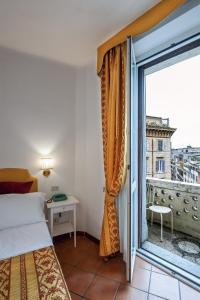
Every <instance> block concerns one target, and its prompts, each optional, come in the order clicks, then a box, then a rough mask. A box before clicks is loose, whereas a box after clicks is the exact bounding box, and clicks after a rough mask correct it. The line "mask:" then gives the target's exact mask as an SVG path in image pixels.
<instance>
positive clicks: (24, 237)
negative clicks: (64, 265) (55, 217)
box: [0, 222, 52, 259]
mask: <svg viewBox="0 0 200 300" xmlns="http://www.w3.org/2000/svg"><path fill="white" fill-rule="evenodd" d="M51 245H52V239H51V236H50V234H49V230H48V227H47V224H46V223H45V222H39V223H34V224H29V225H23V226H18V227H15V228H8V229H4V230H0V259H5V258H9V257H12V256H17V255H20V254H24V253H26V252H30V251H33V250H37V249H40V248H44V247H48V246H51Z"/></svg>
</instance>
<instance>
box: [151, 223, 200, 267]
mask: <svg viewBox="0 0 200 300" xmlns="http://www.w3.org/2000/svg"><path fill="white" fill-rule="evenodd" d="M148 232H149V236H148V241H149V242H151V243H152V244H154V245H156V246H159V247H161V248H163V249H165V250H168V251H170V252H171V253H173V254H176V255H178V256H181V257H183V258H184V259H186V260H188V261H190V262H193V263H195V264H198V265H200V240H198V239H194V238H193V237H191V236H189V235H187V234H185V233H181V232H178V231H174V233H173V235H172V234H171V231H170V229H168V228H166V227H163V242H161V241H160V224H155V223H154V224H153V225H152V226H151V225H150V224H148Z"/></svg>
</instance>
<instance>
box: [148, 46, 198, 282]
mask: <svg viewBox="0 0 200 300" xmlns="http://www.w3.org/2000/svg"><path fill="white" fill-rule="evenodd" d="M199 53H200V51H199V50H198V51H197V49H196V50H195V51H194V52H192V51H190V52H188V53H184V55H183V56H182V57H181V56H179V57H178V58H176V57H173V59H170V60H168V61H163V62H161V63H160V64H158V65H157V67H156V66H154V67H153V68H151V69H149V70H147V71H146V73H145V94H146V199H143V201H144V202H145V210H144V209H143V230H142V247H143V248H145V249H147V250H148V251H150V252H153V253H154V254H156V255H157V256H159V257H161V258H164V259H165V260H169V261H170V262H172V263H174V264H175V265H177V266H179V267H181V268H183V269H185V270H187V271H188V272H190V273H193V274H194V275H196V276H200V135H199V128H200V117H199V107H200V103H199V101H200V90H199V78H200V54H199ZM144 198H145V197H144Z"/></svg>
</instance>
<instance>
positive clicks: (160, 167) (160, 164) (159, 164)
mask: <svg viewBox="0 0 200 300" xmlns="http://www.w3.org/2000/svg"><path fill="white" fill-rule="evenodd" d="M156 172H157V173H164V172H165V160H164V159H157V161H156Z"/></svg>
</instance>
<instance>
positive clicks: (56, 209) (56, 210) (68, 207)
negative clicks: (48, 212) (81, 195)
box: [53, 205, 74, 214]
mask: <svg viewBox="0 0 200 300" xmlns="http://www.w3.org/2000/svg"><path fill="white" fill-rule="evenodd" d="M73 209H74V205H63V206H59V207H54V208H53V213H54V214H56V213H62V212H64V211H70V210H73Z"/></svg>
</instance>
